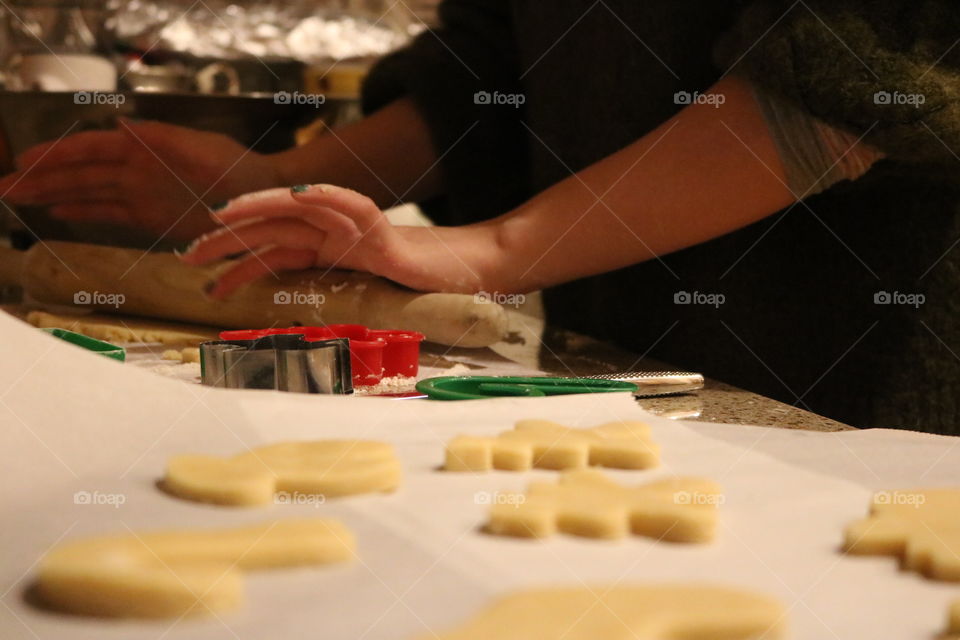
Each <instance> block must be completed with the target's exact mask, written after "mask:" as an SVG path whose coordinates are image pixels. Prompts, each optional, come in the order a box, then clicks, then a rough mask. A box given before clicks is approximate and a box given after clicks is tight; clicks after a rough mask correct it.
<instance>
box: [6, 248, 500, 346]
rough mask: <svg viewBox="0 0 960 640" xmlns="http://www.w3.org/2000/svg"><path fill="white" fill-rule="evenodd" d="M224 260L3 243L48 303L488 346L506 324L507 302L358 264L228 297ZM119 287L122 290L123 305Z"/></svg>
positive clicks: (32, 289)
mask: <svg viewBox="0 0 960 640" xmlns="http://www.w3.org/2000/svg"><path fill="white" fill-rule="evenodd" d="M225 266H226V263H220V264H219V265H214V266H210V267H202V268H197V267H190V266H187V265H184V264H182V263H181V262H180V261H179V260H178V259H177V258H176V256H174V255H172V254H169V253H146V254H145V253H144V252H143V251H139V250H133V249H117V248H114V247H104V246H99V245H88V244H76V243H71V242H53V241H48V242H45V243H43V244H37V245H34V246H33V247H32V248H31V249H30V250H28V251H25V252H19V251H14V250H11V249H0V283H6V284H19V285H21V286H22V287H23V289H24V292H25V293H26V294H27V295H29V296H30V297H31V298H33V299H34V300H36V301H38V302H45V303H50V304H68V305H72V304H75V303H76V302H79V303H81V304H78V305H77V306H82V307H83V308H89V309H96V310H98V311H104V312H107V313H124V314H134V315H141V316H147V317H151V318H164V319H167V320H179V321H182V322H193V323H199V324H207V325H211V326H214V327H224V328H242V329H255V328H263V327H272V326H277V327H284V326H291V325H295V324H302V325H322V324H340V323H346V324H365V325H367V326H369V327H371V328H374V329H406V330H410V331H419V332H421V333H423V334H424V335H426V336H427V340H430V341H431V342H438V343H440V344H446V345H455V346H460V347H485V346H487V345H490V344H493V343H494V342H497V341H499V340H500V339H501V338H502V337H503V336H504V334H505V333H506V328H507V318H506V313H505V312H504V310H503V308H502V307H501V306H500V305H497V304H492V303H483V302H481V303H478V302H477V301H476V300H475V299H474V296H472V295H463V294H451V293H418V292H416V291H411V290H409V289H404V288H403V287H400V286H398V285H396V284H393V283H391V282H389V281H388V280H384V279H383V278H379V277H376V276H372V275H369V274H363V273H355V272H345V271H331V272H329V273H326V274H324V273H323V272H322V271H319V270H311V271H298V272H286V273H281V274H279V278H273V277H269V276H268V277H266V278H263V279H262V280H259V281H257V282H253V283H250V284H249V285H246V286H244V287H242V288H241V289H239V290H238V291H236V292H234V293H233V294H232V295H231V296H230V297H229V298H228V299H227V300H222V301H213V300H210V299H208V298H207V297H206V296H204V294H203V292H202V287H203V285H204V284H205V283H206V282H208V281H210V280H211V279H213V278H214V277H215V275H216V274H217V273H218V272H219V271H221V270H222V269H223V268H224V267H225ZM84 294H87V295H84ZM116 294H120V295H122V296H123V298H122V302H121V304H119V305H116V302H117V301H118V300H120V298H119V296H117V295H116ZM111 296H112V297H111ZM86 300H89V302H85V301H86Z"/></svg>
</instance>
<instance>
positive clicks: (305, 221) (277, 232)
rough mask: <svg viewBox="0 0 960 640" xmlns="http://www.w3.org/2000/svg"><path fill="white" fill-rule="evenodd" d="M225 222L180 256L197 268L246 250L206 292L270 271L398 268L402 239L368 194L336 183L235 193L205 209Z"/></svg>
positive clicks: (385, 271)
mask: <svg viewBox="0 0 960 640" xmlns="http://www.w3.org/2000/svg"><path fill="white" fill-rule="evenodd" d="M211 216H212V217H213V219H214V220H215V221H216V222H218V223H220V224H222V225H224V226H223V227H222V228H220V229H218V230H216V231H214V232H211V233H208V234H207V235H205V236H202V237H201V238H199V239H198V240H197V241H196V242H194V243H193V244H192V245H191V246H190V248H189V249H188V250H187V251H186V253H184V254H183V255H182V256H181V259H182V260H183V261H184V262H186V263H187V264H192V265H202V264H206V263H209V262H212V261H214V260H219V259H222V258H225V257H226V256H229V255H233V254H237V253H243V252H250V253H249V255H247V256H245V257H244V258H242V259H241V260H239V261H238V262H237V264H236V265H234V266H233V267H231V268H230V269H229V270H228V271H227V272H226V273H224V274H223V275H222V276H221V277H220V279H219V280H218V281H217V282H216V283H215V286H213V288H212V289H211V290H210V291H209V292H208V295H210V296H211V297H213V298H222V297H226V296H227V295H229V294H230V293H231V292H232V291H233V290H234V289H236V288H237V287H239V286H240V285H242V284H245V283H247V282H250V281H251V280H256V279H258V278H261V277H263V276H265V275H268V274H275V273H276V272H277V271H283V270H295V269H307V268H310V267H338V268H343V269H353V270H356V271H368V272H370V273H374V274H377V275H382V276H385V277H391V275H393V276H396V275H398V274H399V273H400V272H401V271H402V270H403V269H402V262H403V259H402V257H403V256H404V254H405V242H404V239H403V238H402V236H401V234H400V233H399V232H398V230H397V229H398V228H397V227H394V226H393V225H391V224H390V223H389V221H387V219H386V218H385V217H384V216H383V213H382V212H381V211H380V209H379V208H378V207H377V206H376V204H374V203H373V201H372V200H370V199H369V198H367V197H365V196H362V195H360V194H359V193H356V192H355V191H351V190H349V189H343V188H340V187H333V186H329V185H312V186H310V185H302V186H297V187H294V188H292V189H269V190H267V191H260V192H258V193H250V194H247V195H244V196H240V197H239V198H236V199H235V200H232V201H231V202H229V203H228V204H227V205H226V206H225V207H223V208H221V209H218V210H216V211H213V212H212V213H211Z"/></svg>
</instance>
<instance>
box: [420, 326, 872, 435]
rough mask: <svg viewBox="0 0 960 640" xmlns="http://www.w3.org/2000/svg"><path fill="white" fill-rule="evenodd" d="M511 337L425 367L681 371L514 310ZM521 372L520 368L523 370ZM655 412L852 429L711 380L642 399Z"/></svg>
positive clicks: (444, 352) (436, 351)
mask: <svg viewBox="0 0 960 640" xmlns="http://www.w3.org/2000/svg"><path fill="white" fill-rule="evenodd" d="M508 315H509V316H510V334H509V336H508V338H507V339H506V340H505V341H504V342H502V343H499V344H496V345H494V346H493V347H491V348H490V349H480V350H475V349H451V348H448V347H439V346H436V345H428V346H426V347H425V348H424V350H423V356H422V358H421V360H422V362H423V364H424V365H425V366H431V367H437V366H443V365H442V364H441V361H447V362H454V363H461V364H463V363H466V364H467V366H468V367H469V368H470V370H471V372H472V373H484V374H492V375H507V374H512V375H524V374H536V373H540V374H547V375H557V376H586V375H596V374H602V373H615V372H632V371H676V370H677V368H676V367H673V366H670V365H667V364H663V363H661V362H657V361H656V360H653V359H651V358H643V357H640V356H638V355H636V354H632V353H628V352H626V351H623V350H621V349H619V348H616V347H614V346H612V345H609V344H605V343H602V342H599V341H597V340H594V339H592V338H589V337H586V336H583V335H580V334H576V333H572V332H570V331H565V330H561V329H556V328H552V327H547V326H544V324H543V321H542V320H540V319H539V317H537V316H535V315H527V314H525V313H519V312H514V311H509V312H508ZM516 367H520V368H519V369H518V368H516ZM638 402H639V403H640V406H642V407H643V408H644V409H647V410H649V411H651V412H653V413H657V414H660V415H664V416H667V417H671V418H682V419H685V420H702V421H704V422H722V423H727V424H751V425H758V426H768V427H781V428H786V429H807V430H810V431H844V430H848V429H853V427H850V426H848V425H845V424H842V423H840V422H836V421H834V420H831V419H829V418H825V417H823V416H820V415H817V414H815V413H810V412H809V411H805V410H803V409H800V408H798V407H795V406H791V405H788V404H784V403H782V402H778V401H776V400H772V399H770V398H767V397H764V396H761V395H758V394H756V393H751V392H750V391H745V390H743V389H738V388H736V387H733V386H730V385H728V384H724V383H722V382H719V381H717V380H711V379H707V380H706V381H705V385H704V388H703V389H702V390H700V391H698V392H696V393H692V394H686V395H678V396H670V397H662V398H644V399H641V400H638Z"/></svg>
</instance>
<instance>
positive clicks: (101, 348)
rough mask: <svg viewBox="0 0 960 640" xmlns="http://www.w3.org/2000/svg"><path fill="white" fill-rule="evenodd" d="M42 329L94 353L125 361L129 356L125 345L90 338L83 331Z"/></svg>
mask: <svg viewBox="0 0 960 640" xmlns="http://www.w3.org/2000/svg"><path fill="white" fill-rule="evenodd" d="M41 331H46V332H47V333H49V334H51V335H52V336H54V337H56V338H60V339H61V340H63V341H65V342H69V343H70V344H75V345H77V346H78V347H82V348H84V349H87V350H88V351H93V352H94V353H99V354H100V355H102V356H107V357H108V358H113V359H114V360H119V361H120V362H123V361H124V360H126V358H127V352H126V350H125V349H124V348H123V347H118V346H117V345H115V344H110V343H109V342H104V341H103V340H96V339H94V338H90V337H88V336H85V335H83V334H82V333H76V332H74V331H67V330H66V329H41Z"/></svg>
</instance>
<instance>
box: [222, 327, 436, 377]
mask: <svg viewBox="0 0 960 640" xmlns="http://www.w3.org/2000/svg"><path fill="white" fill-rule="evenodd" d="M288 334H298V335H302V336H303V337H304V339H305V340H306V341H307V342H315V341H317V340H331V339H334V338H346V339H348V340H349V341H350V366H351V368H352V370H353V384H354V386H358V387H360V386H370V385H375V384H377V383H378V382H380V380H382V379H383V378H392V377H394V376H407V377H413V376H416V375H417V372H418V371H419V369H420V343H421V342H423V340H424V335H423V334H422V333H418V332H416V331H399V330H393V329H370V328H368V327H366V326H364V325H362V324H331V325H327V326H325V327H289V328H285V329H240V330H235V331H222V332H221V333H220V339H221V340H256V339H257V338H262V337H264V336H271V335H288Z"/></svg>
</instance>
